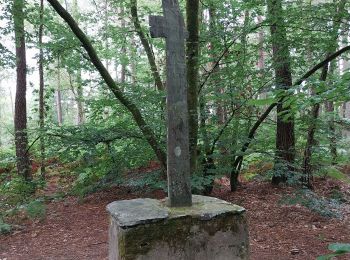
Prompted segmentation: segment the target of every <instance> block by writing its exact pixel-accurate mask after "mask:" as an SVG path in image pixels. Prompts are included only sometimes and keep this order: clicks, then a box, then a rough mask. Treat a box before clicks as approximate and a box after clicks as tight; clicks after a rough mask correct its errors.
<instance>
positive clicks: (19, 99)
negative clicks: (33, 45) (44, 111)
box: [12, 0, 32, 181]
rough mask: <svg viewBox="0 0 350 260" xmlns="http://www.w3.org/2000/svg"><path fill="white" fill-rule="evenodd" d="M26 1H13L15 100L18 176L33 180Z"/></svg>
mask: <svg viewBox="0 0 350 260" xmlns="http://www.w3.org/2000/svg"><path fill="white" fill-rule="evenodd" d="M23 9H24V1H22V0H14V1H13V9H12V12H13V20H14V26H15V40H16V65H17V70H16V73H17V85H16V100H15V119H14V124H15V144H16V157H17V170H18V174H19V175H21V176H23V177H24V178H25V179H26V180H28V181H29V180H31V178H32V176H31V171H30V161H29V154H28V135H27V101H26V91H27V68H26V66H27V64H26V46H25V31H24V10H23Z"/></svg>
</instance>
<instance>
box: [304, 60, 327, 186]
mask: <svg viewBox="0 0 350 260" xmlns="http://www.w3.org/2000/svg"><path fill="white" fill-rule="evenodd" d="M327 74H328V63H327V64H326V65H324V67H323V69H322V73H321V77H320V80H321V81H326V79H327ZM314 94H315V95H317V93H314ZM319 111H320V103H316V104H315V105H314V106H313V107H312V111H311V123H310V125H309V129H308V135H307V140H306V146H305V150H304V160H303V171H304V172H303V174H304V176H303V178H302V181H303V183H304V184H305V185H306V186H307V187H308V188H312V167H311V158H312V147H313V145H314V144H315V132H316V127H317V118H318V115H319Z"/></svg>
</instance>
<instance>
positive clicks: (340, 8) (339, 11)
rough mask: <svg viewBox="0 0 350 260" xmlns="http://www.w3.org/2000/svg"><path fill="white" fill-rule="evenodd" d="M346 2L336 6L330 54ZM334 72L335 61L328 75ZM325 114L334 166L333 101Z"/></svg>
mask: <svg viewBox="0 0 350 260" xmlns="http://www.w3.org/2000/svg"><path fill="white" fill-rule="evenodd" d="M346 2H347V0H340V1H339V3H338V4H337V5H336V8H337V11H336V17H335V19H334V24H333V32H332V38H333V39H332V42H331V44H330V47H329V51H330V52H334V51H335V50H336V49H337V48H338V41H337V39H338V31H339V28H340V25H341V21H342V19H343V17H344V16H345V12H344V10H345V4H346ZM334 71H335V61H332V62H331V63H330V68H329V73H330V74H333V73H334ZM325 108H326V112H327V113H328V125H329V149H330V153H331V157H332V164H333V165H334V164H336V160H337V156H338V155H337V134H336V129H335V122H334V121H335V114H336V112H335V109H334V103H333V101H326V103H325Z"/></svg>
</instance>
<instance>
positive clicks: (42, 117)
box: [39, 0, 45, 178]
mask: <svg viewBox="0 0 350 260" xmlns="http://www.w3.org/2000/svg"><path fill="white" fill-rule="evenodd" d="M43 32H44V0H40V26H39V48H40V50H39V128H40V172H41V177H42V178H45V138H44V128H45V100H44V51H43Z"/></svg>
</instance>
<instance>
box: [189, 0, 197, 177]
mask: <svg viewBox="0 0 350 260" xmlns="http://www.w3.org/2000/svg"><path fill="white" fill-rule="evenodd" d="M186 21H187V23H186V24H187V31H188V33H189V35H188V38H187V49H186V56H187V85H188V94H187V102H188V112H189V139H190V168H191V174H193V173H195V172H196V171H197V141H198V57H199V0H187V1H186Z"/></svg>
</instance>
